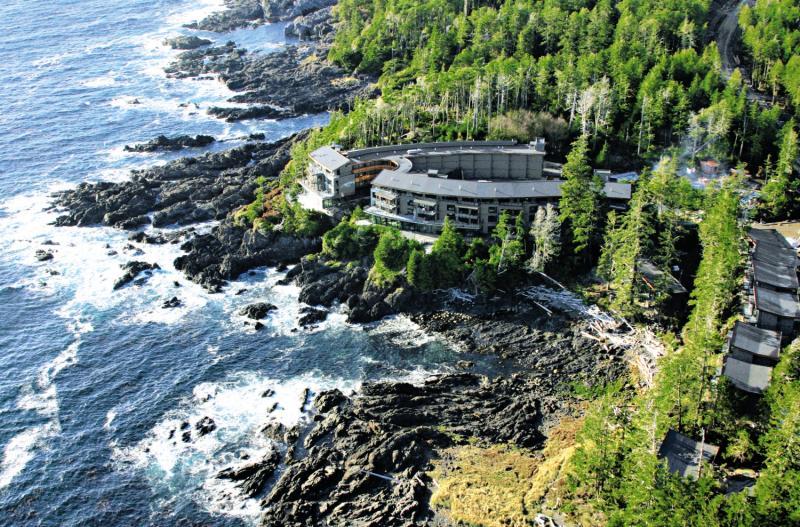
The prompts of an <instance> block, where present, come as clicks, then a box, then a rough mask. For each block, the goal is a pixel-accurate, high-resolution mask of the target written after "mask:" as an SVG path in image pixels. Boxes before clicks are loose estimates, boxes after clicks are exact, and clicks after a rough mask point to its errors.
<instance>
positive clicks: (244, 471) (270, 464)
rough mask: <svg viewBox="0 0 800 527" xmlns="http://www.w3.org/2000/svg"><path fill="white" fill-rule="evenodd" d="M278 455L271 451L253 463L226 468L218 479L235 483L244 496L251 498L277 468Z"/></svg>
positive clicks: (259, 490) (218, 475)
mask: <svg viewBox="0 0 800 527" xmlns="http://www.w3.org/2000/svg"><path fill="white" fill-rule="evenodd" d="M280 459H281V457H280V455H279V454H278V452H277V451H275V450H273V451H271V452H270V453H269V454H267V455H266V456H264V458H263V459H261V460H260V461H257V462H255V463H249V464H246V465H242V466H238V467H231V468H226V469H225V470H222V471H220V472H219V473H218V474H217V478H219V479H229V480H231V481H236V482H238V483H237V486H238V487H239V488H241V489H242V492H243V493H244V495H245V496H247V497H250V498H252V497H253V496H255V495H256V494H258V493H259V492H261V490H262V489H263V488H264V485H265V484H266V483H267V481H268V480H269V478H271V477H272V474H273V473H274V472H275V469H277V468H278V464H279V463H280Z"/></svg>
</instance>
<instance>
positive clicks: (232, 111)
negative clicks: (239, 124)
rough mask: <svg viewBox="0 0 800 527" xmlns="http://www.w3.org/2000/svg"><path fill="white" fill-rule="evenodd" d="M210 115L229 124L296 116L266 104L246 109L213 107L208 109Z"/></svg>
mask: <svg viewBox="0 0 800 527" xmlns="http://www.w3.org/2000/svg"><path fill="white" fill-rule="evenodd" d="M208 114H209V115H212V116H214V117H218V118H220V119H225V120H226V121H228V122H229V123H232V122H234V121H243V120H245V119H286V118H287V117H292V116H293V115H294V114H293V113H292V112H289V111H286V110H281V109H279V108H273V107H272V106H268V105H265V104H262V105H257V106H246V107H244V108H242V107H222V106H212V107H211V108H209V109H208Z"/></svg>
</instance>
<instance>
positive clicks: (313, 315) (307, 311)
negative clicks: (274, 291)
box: [297, 307, 328, 328]
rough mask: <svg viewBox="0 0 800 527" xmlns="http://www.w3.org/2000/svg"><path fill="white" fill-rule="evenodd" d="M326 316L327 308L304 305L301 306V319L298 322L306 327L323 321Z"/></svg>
mask: <svg viewBox="0 0 800 527" xmlns="http://www.w3.org/2000/svg"><path fill="white" fill-rule="evenodd" d="M326 318H328V312H327V311H326V310H325V309H318V308H316V307H302V308H300V319H299V320H298V321H297V323H298V324H299V325H300V327H304V328H305V327H308V326H313V325H314V324H318V323H320V322H323V321H324V320H325V319H326Z"/></svg>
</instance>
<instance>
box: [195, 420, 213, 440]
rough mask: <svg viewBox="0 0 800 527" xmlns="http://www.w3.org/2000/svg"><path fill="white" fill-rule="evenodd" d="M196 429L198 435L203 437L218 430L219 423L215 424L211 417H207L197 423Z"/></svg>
mask: <svg viewBox="0 0 800 527" xmlns="http://www.w3.org/2000/svg"><path fill="white" fill-rule="evenodd" d="M194 429H195V430H197V433H198V435H200V437H202V436H204V435H206V434H210V433H211V432H213V431H214V430H216V429H217V423H215V422H214V420H213V419H211V418H210V417H208V416H205V417H203V418H202V419H200V420H199V421H197V422H196V423H195V425H194Z"/></svg>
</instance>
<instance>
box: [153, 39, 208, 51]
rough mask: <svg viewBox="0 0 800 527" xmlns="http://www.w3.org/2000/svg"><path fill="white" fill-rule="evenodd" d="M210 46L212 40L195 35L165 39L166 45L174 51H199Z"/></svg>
mask: <svg viewBox="0 0 800 527" xmlns="http://www.w3.org/2000/svg"><path fill="white" fill-rule="evenodd" d="M209 44H211V41H210V40H208V39H205V38H200V37H198V36H195V35H178V36H176V37H171V38H167V39H164V45H165V46H169V47H171V48H172V49H182V50H187V49H197V48H199V47H202V46H207V45H209Z"/></svg>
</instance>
